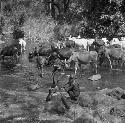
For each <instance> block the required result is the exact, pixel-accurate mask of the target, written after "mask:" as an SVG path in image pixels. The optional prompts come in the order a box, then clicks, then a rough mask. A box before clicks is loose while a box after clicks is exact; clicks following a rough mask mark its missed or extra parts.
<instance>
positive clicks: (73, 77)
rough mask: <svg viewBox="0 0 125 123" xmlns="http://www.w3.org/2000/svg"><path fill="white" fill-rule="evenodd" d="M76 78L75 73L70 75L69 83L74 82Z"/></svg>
mask: <svg viewBox="0 0 125 123" xmlns="http://www.w3.org/2000/svg"><path fill="white" fill-rule="evenodd" d="M75 79H76V78H75V76H74V75H70V76H69V83H70V84H72V83H73V82H74V80H75Z"/></svg>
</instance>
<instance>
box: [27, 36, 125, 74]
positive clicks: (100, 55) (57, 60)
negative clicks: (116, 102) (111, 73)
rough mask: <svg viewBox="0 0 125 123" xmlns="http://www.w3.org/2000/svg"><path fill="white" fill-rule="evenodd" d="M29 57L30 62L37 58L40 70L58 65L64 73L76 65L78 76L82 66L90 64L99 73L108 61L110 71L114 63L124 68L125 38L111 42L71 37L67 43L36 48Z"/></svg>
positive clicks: (43, 45)
mask: <svg viewBox="0 0 125 123" xmlns="http://www.w3.org/2000/svg"><path fill="white" fill-rule="evenodd" d="M28 57H29V60H31V59H32V58H34V57H36V58H37V64H38V66H40V68H43V66H44V65H50V64H51V65H54V64H56V65H57V64H58V65H59V66H61V68H62V70H63V71H64V69H66V68H70V66H72V65H71V64H72V63H74V70H75V71H74V74H75V75H76V74H77V70H78V68H81V65H82V64H83V65H87V64H90V65H92V66H93V68H94V69H93V70H94V71H95V73H97V72H98V71H97V69H98V67H102V66H103V63H104V62H105V61H108V62H107V64H108V66H109V67H110V69H112V68H113V65H114V63H115V64H116V63H117V65H118V64H119V63H120V66H121V67H122V66H123V64H124V61H125V39H124V37H121V38H112V40H111V41H109V40H107V38H95V39H85V38H81V37H80V36H78V37H71V36H69V37H68V38H66V39H65V41H58V42H56V43H53V42H52V43H49V44H48V43H47V44H46V43H44V44H42V45H40V46H39V48H34V50H33V51H32V52H30V53H29V56H28ZM38 59H39V60H38ZM106 59H107V60H106Z"/></svg>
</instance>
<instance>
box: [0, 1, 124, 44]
mask: <svg viewBox="0 0 125 123" xmlns="http://www.w3.org/2000/svg"><path fill="white" fill-rule="evenodd" d="M124 19H125V1H124V0H1V29H0V31H1V32H9V33H11V32H13V29H14V28H17V27H18V28H20V29H22V30H24V32H25V38H27V39H28V40H29V41H30V42H33V43H34V42H35V43H36V42H37V43H41V42H43V41H56V40H63V39H64V38H65V37H67V36H69V35H70V34H72V35H73V36H77V35H78V34H79V33H80V34H81V36H82V37H86V38H92V37H95V36H97V35H99V36H100V37H101V36H106V37H107V38H110V37H115V36H121V35H124V34H125V29H124V28H125V22H124Z"/></svg>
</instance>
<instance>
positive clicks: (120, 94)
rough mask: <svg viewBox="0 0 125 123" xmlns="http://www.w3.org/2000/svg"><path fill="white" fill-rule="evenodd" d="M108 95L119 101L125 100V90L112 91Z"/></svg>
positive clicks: (116, 89)
mask: <svg viewBox="0 0 125 123" xmlns="http://www.w3.org/2000/svg"><path fill="white" fill-rule="evenodd" d="M106 95H108V96H111V97H113V98H115V99H117V100H120V99H124V90H123V89H121V88H119V87H117V88H114V89H112V90H111V91H110V92H107V93H106Z"/></svg>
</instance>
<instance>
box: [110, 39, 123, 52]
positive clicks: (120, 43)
mask: <svg viewBox="0 0 125 123" xmlns="http://www.w3.org/2000/svg"><path fill="white" fill-rule="evenodd" d="M113 44H118V45H120V46H121V49H122V50H123V49H124V48H125V37H121V40H119V39H118V38H113V39H112V41H111V42H110V45H113Z"/></svg>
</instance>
